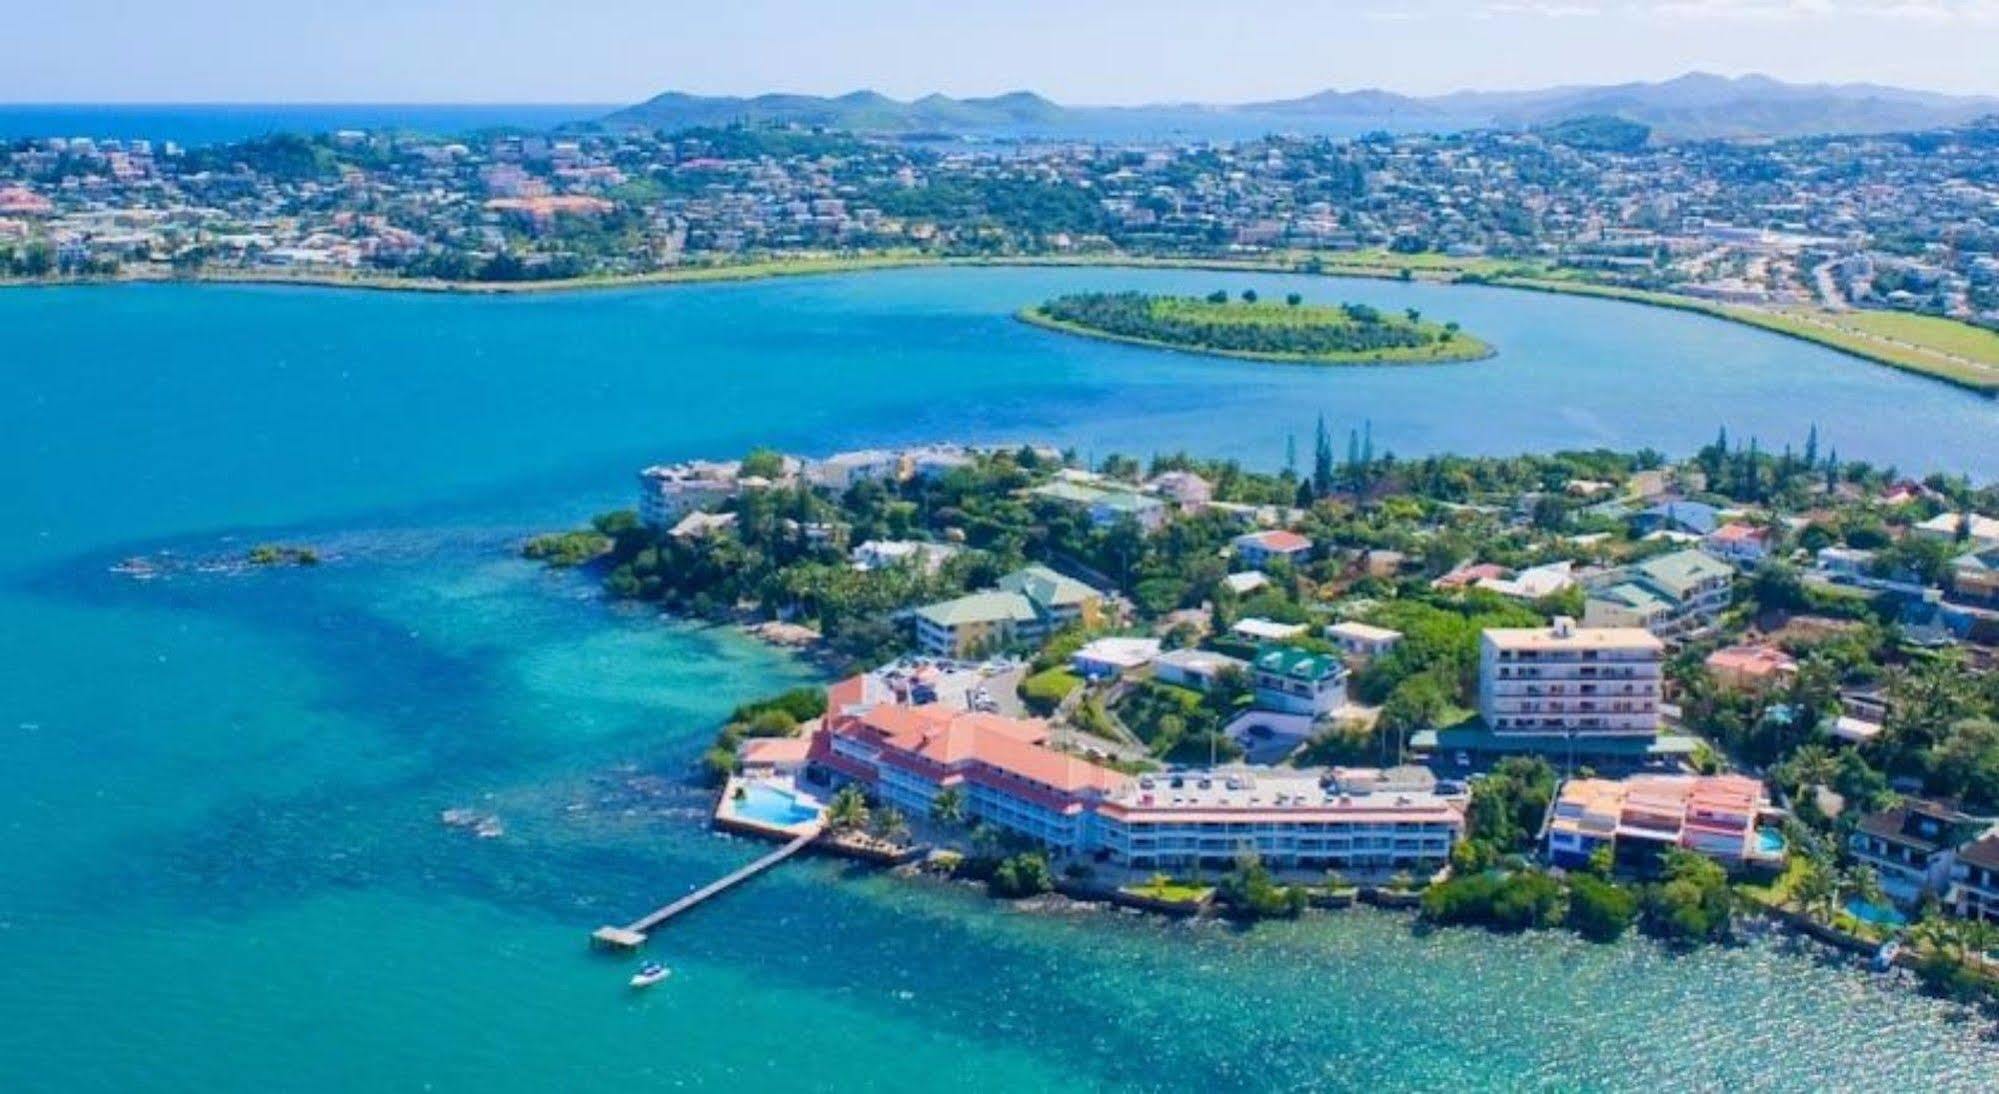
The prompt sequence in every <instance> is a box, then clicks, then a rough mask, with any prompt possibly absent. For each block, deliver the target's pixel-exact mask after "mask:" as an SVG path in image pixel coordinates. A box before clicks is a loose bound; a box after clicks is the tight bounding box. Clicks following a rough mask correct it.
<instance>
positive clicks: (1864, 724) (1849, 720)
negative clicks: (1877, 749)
mask: <svg viewBox="0 0 1999 1094" xmlns="http://www.w3.org/2000/svg"><path fill="white" fill-rule="evenodd" d="M1832 735H1833V736H1835V737H1837V738H1839V739H1840V740H1842V741H1851V742H1852V743H1854V744H1864V743H1866V742H1868V741H1871V740H1873V739H1874V738H1876V737H1879V736H1880V735H1881V724H1880V723H1879V722H1869V721H1864V720H1862V719H1860V718H1855V717H1853V716H1852V715H1850V714H1842V715H1840V716H1839V718H1838V719H1837V720H1836V721H1834V722H1833V724H1832Z"/></svg>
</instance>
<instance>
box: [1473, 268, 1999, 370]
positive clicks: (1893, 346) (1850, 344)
mask: <svg viewBox="0 0 1999 1094" xmlns="http://www.w3.org/2000/svg"><path fill="white" fill-rule="evenodd" d="M1490 283H1491V284H1494V285H1500V286H1504V287H1507V288H1515V289H1535V290H1538V291H1541V292H1555V293H1569V294H1572V295H1576V296H1602V297H1607V298H1610V299H1613V300H1628V301H1631V302H1633V303H1637V304H1650V305H1652V306H1654V307H1661V308H1676V309H1678V310H1680V311H1690V312H1698V313H1700V314H1702V315H1711V316H1714V317H1715V318H1718V319H1728V320H1732V321H1734V322H1737V323H1746V324H1748V325H1749V326H1752V327H1760V328H1762V329H1763V330H1767V331H1771V332H1773V333H1776V334H1783V335H1789V336H1790V337H1792V338H1800V339H1803V340H1804V341H1807V342H1816V343H1818V344H1819V345H1822V346H1826V347H1828V348H1831V349H1836V350H1839V351H1840V352H1842V353H1848V354H1851V355H1853V356H1855V357H1861V358H1865V359H1866V360H1869V361H1873V362H1876V363H1878V364H1883V365H1888V366H1890V367H1892V368H1898V369H1901V370H1902V371H1904V372H1914V373H1919V374H1921V375H1924V376H1929V377H1933V378H1935V379H1938V380H1944V381H1947V382H1949V383H1952V384H1956V385H1957V386H1959V387H1962V388H1968V389H1970V390H1972V391H1976V392H1979V393H1980V394H1984V395H1994V394H1999V335H1994V334H1992V333H1991V332H1990V331H1986V330H1982V329H1980V328H1978V327H1974V326H1971V325H1970V324H1968V323H1960V322H1957V321H1956V320H1954V319H1940V318H1936V317H1934V316H1925V315H1909V314H1906V313H1903V312H1879V311H1864V312H1863V311H1852V312H1828V311H1819V310H1805V309H1791V310H1775V309H1769V308H1752V307H1748V306H1746V305H1741V304H1717V303H1714V302H1711V301H1707V300H1696V299H1694V298H1693V297H1689V296H1680V295H1678V294H1675V293H1664V292H1652V291H1649V290H1645V289H1627V288H1624V287H1622V286H1617V285H1599V284H1594V283H1591V282H1587V281H1568V280H1551V279H1548V278H1543V277H1534V278H1527V277H1505V278H1498V279H1494V280H1493V281H1491V282H1490Z"/></svg>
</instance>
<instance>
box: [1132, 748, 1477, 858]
mask: <svg viewBox="0 0 1999 1094" xmlns="http://www.w3.org/2000/svg"><path fill="white" fill-rule="evenodd" d="M1095 814H1096V820H1097V824H1096V839H1097V842H1098V845H1099V846H1100V847H1102V848H1103V849H1104V850H1105V851H1107V852H1109V855H1110V858H1111V860H1112V861H1113V862H1116V863H1119V864H1121V865H1124V866H1128V867H1131V868H1133V869H1140V870H1152V869H1158V870H1173V869H1188V868H1197V867H1223V866H1226V865H1227V864H1228V863H1230V862H1231V861H1233V860H1234V859H1235V858H1236V857H1237V856H1239V855H1241V854H1243V853H1244V852H1251V853H1254V854H1255V855H1256V856H1257V857H1258V858H1260V859H1262V860H1263V861H1264V863H1266V864H1267V865H1270V866H1272V867H1274V868H1277V869H1297V870H1328V869H1332V870H1342V871H1349V872H1372V873H1381V872H1386V871H1400V870H1410V871H1418V872H1427V871H1430V870H1435V869H1437V868H1439V867H1441V866H1442V865H1443V864H1444V863H1445V862H1447V861H1449V859H1450V854H1451V847H1452V845H1453V844H1455V843H1456V842H1457V840H1458V837H1459V836H1460V835H1462V834H1463V831H1464V812H1463V809H1462V807H1461V805H1460V804H1459V802H1458V801H1456V800H1454V799H1450V798H1446V797H1443V796H1441V795H1439V794H1437V793H1436V782H1435V779H1434V778H1432V777H1431V776H1430V774H1429V772H1428V771H1427V770H1424V769H1422V768H1405V769H1395V770H1391V771H1386V772H1384V771H1375V770H1346V769H1337V768H1336V769H1333V770H1331V771H1325V772H1318V771H1310V770H1298V769H1285V768H1256V769H1241V770H1216V771H1192V772H1175V773H1167V774H1159V775H1143V776H1140V777H1138V778H1137V779H1132V780H1128V781H1127V782H1125V783H1124V784H1123V785H1122V786H1120V787H1118V788H1117V789H1115V790H1114V791H1112V793H1111V794H1110V795H1109V796H1108V797H1107V798H1105V799H1104V800H1103V801H1102V802H1100V803H1098V805H1097V806H1096V809H1095Z"/></svg>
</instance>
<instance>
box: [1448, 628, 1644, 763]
mask: <svg viewBox="0 0 1999 1094" xmlns="http://www.w3.org/2000/svg"><path fill="white" fill-rule="evenodd" d="M1664 652H1665V644H1664V643H1663V642H1661V641H1660V640H1659V639H1658V638H1657V637H1655V636H1654V635H1653V634H1651V632H1649V631H1646V630H1644V629H1643V628H1639V627H1578V626H1577V625H1576V622H1575V620H1573V619H1569V618H1567V617H1561V618H1557V619H1556V620H1555V625H1554V626H1552V627H1521V628H1494V629H1492V630H1488V631H1486V632H1485V633H1484V635H1483V636H1481V638H1480V640H1479V666H1478V707H1479V714H1480V715H1481V716H1482V717H1483V718H1484V719H1485V724H1486V728H1487V729H1489V730H1491V731H1492V733H1493V734H1494V735H1496V736H1497V737H1499V738H1501V739H1504V738H1505V737H1507V736H1508V735H1509V734H1518V735H1523V736H1534V735H1548V734H1555V735H1573V736H1577V737H1656V736H1657V735H1658V733H1659V681H1660V659H1661V657H1662V656H1663V654H1664Z"/></svg>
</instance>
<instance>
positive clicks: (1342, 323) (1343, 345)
mask: <svg viewBox="0 0 1999 1094" xmlns="http://www.w3.org/2000/svg"><path fill="white" fill-rule="evenodd" d="M1019 315H1020V318H1021V319H1022V320H1023V321H1025V322H1028V323H1032V324H1034V325H1035V326H1038V327H1044V328H1047V329H1049V330H1055V331H1061V332H1063V333H1067V334H1079V335H1084V336H1086V337H1092V338H1106V339H1110V340H1112V341H1117V342H1130V343H1133V344H1135V345H1142V346H1154V347H1157V348H1160V349H1173V350H1183V351H1186V352H1190V353H1208V354H1214V355H1217V356H1222V357H1240V358H1245V359H1248V360H1253V361H1281V362H1286V363H1291V364H1309V365H1389V364H1439V363H1444V362H1453V361H1473V360H1478V359H1480V358H1484V357H1490V356H1492V352H1493V351H1492V347H1491V346H1489V345H1487V344H1486V343H1485V342H1483V341H1481V340H1479V339H1478V338H1475V337H1473V336H1471V335H1469V334H1466V333H1465V332H1463V331H1462V330H1460V329H1458V325H1457V324H1456V323H1435V322H1431V321H1428V320H1425V319H1424V318H1423V316H1422V313H1421V312H1419V311H1417V310H1416V309H1415V308H1410V309H1408V310H1406V311H1404V312H1402V313H1400V314H1393V313H1390V312H1385V311H1382V310H1381V309H1379V308H1375V307H1372V306H1370V305H1367V304H1337V305H1332V304H1307V303H1305V301H1304V298H1303V296H1301V295H1300V294H1298V293H1295V292H1294V293H1290V294H1287V295H1286V296H1285V298H1284V300H1283V302H1281V303H1279V302H1275V301H1265V300H1259V299H1258V298H1257V294H1256V290H1254V289H1245V290H1243V292H1242V293H1241V295H1240V296H1239V297H1234V298H1232V297H1230V296H1229V294H1228V293H1227V292H1224V291H1222V290H1219V289H1217V290H1216V291H1214V292H1212V293H1209V294H1208V295H1207V296H1205V297H1193V296H1160V295H1156V294H1151V293H1139V292H1115V293H1103V292H1093V293H1072V294H1069V295H1066V296H1058V297H1055V298H1054V299H1052V300H1048V301H1045V302H1043V303H1042V304H1040V305H1038V306H1036V307H1032V308H1027V309H1025V310H1023V311H1021V312H1020V313H1019Z"/></svg>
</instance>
